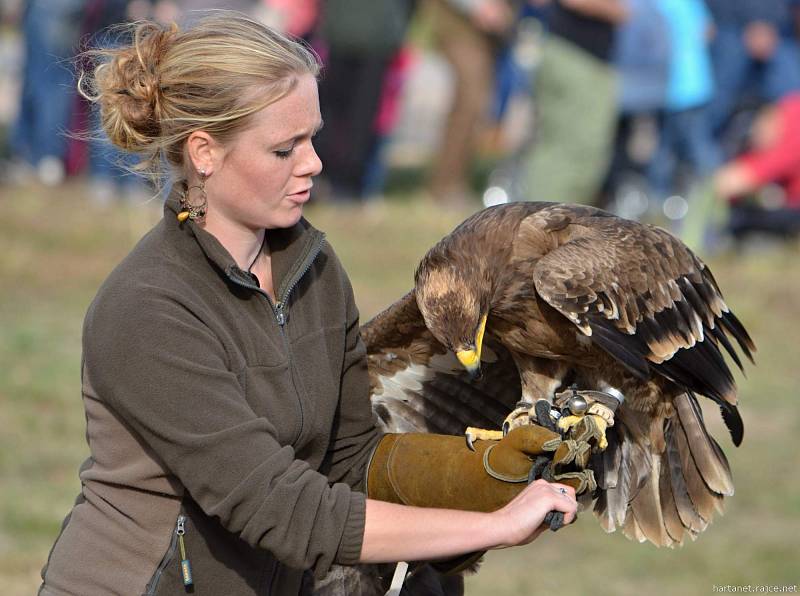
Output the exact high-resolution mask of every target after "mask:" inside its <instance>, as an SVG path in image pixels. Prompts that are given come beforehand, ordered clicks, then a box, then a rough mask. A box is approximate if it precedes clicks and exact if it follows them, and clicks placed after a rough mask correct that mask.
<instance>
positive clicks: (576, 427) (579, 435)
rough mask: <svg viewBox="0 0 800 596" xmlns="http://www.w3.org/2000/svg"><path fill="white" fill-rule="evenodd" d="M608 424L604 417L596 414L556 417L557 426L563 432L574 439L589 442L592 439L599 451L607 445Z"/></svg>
mask: <svg viewBox="0 0 800 596" xmlns="http://www.w3.org/2000/svg"><path fill="white" fill-rule="evenodd" d="M608 426H609V424H608V422H607V421H606V419H605V418H604V417H603V416H600V415H598V414H584V415H582V416H574V415H573V416H562V417H561V418H559V419H558V428H559V429H560V430H561V431H562V432H563V433H564V434H567V433H569V434H570V436H572V437H573V438H574V439H575V440H576V441H585V442H589V441H590V440H592V439H594V441H595V444H596V445H597V447H598V449H600V451H603V450H605V448H606V447H608V439H606V429H607V428H608Z"/></svg>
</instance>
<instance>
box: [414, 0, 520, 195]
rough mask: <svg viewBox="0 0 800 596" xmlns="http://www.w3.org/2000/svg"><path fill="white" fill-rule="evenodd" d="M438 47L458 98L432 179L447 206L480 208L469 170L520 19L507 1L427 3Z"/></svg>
mask: <svg viewBox="0 0 800 596" xmlns="http://www.w3.org/2000/svg"><path fill="white" fill-rule="evenodd" d="M427 8H428V15H429V17H430V22H431V26H432V28H433V35H434V43H435V46H436V48H437V49H438V50H439V52H441V54H442V56H443V57H444V58H445V59H446V60H447V62H448V64H449V65H450V68H451V71H452V74H453V83H454V85H453V96H452V99H451V104H450V109H449V112H448V116H447V121H446V122H445V125H444V130H443V133H442V137H441V141H440V143H439V146H438V148H437V150H436V157H435V160H434V163H433V166H432V169H431V172H430V178H429V180H428V191H429V192H430V194H431V195H432V197H431V198H432V199H433V200H434V201H436V202H438V203H440V204H442V205H453V206H458V207H465V206H473V207H474V206H476V205H477V202H476V199H475V197H474V196H473V192H472V190H471V189H470V180H469V178H470V168H471V165H472V159H473V156H474V155H475V151H476V149H477V144H478V141H479V136H480V133H481V132H482V131H483V130H484V128H485V127H486V125H487V124H488V122H489V116H490V112H489V108H490V104H491V100H492V94H493V90H494V76H495V64H496V60H497V56H498V52H499V50H500V49H501V48H502V46H503V44H504V42H505V41H506V39H507V36H508V35H510V33H511V27H512V24H513V23H514V20H515V17H516V8H515V7H514V6H513V5H512V4H511V3H510V2H508V1H507V0H428V2H427Z"/></svg>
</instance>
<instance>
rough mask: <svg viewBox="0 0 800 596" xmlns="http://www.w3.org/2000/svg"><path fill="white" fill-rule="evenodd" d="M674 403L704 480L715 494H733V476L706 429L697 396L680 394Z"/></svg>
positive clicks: (689, 446) (690, 449)
mask: <svg viewBox="0 0 800 596" xmlns="http://www.w3.org/2000/svg"><path fill="white" fill-rule="evenodd" d="M673 403H674V405H675V408H676V410H677V412H678V418H679V420H680V423H681V427H682V428H683V431H684V434H685V436H686V440H687V443H688V450H689V451H690V452H691V455H692V459H693V460H694V463H695V464H696V466H697V469H698V470H699V471H700V475H701V476H702V478H703V480H704V482H705V483H706V485H707V486H708V488H709V489H711V490H712V491H714V492H715V493H717V494H720V495H726V496H730V495H732V494H733V479H732V478H731V470H730V467H729V466H728V460H727V459H726V458H725V455H724V454H723V453H722V450H721V449H720V448H719V445H717V443H716V441H714V439H713V438H712V437H711V436H710V435H709V434H708V431H706V428H705V425H704V424H703V414H702V411H701V410H700V404H698V403H697V399H696V398H695V397H694V396H693V395H690V394H683V395H680V396H678V397H677V398H676V399H675V401H674V402H673Z"/></svg>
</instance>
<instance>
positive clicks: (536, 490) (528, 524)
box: [489, 480, 578, 548]
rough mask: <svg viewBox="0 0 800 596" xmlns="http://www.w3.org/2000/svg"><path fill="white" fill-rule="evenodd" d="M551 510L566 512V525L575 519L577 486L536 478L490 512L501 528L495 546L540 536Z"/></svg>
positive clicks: (520, 542)
mask: <svg viewBox="0 0 800 596" xmlns="http://www.w3.org/2000/svg"><path fill="white" fill-rule="evenodd" d="M550 511H560V512H562V513H563V514H564V525H567V524H571V523H572V522H573V521H575V518H576V517H577V514H578V502H577V501H576V500H575V489H574V488H572V487H571V486H567V485H566V484H559V483H557V482H547V481H546V480H536V481H534V482H532V483H531V484H530V485H528V486H527V487H526V488H525V490H523V491H522V492H521V493H520V494H519V495H517V496H516V497H515V498H514V499H513V500H512V501H511V502H510V503H508V505H506V506H505V507H503V508H502V509H498V510H497V511H495V512H494V513H491V514H489V515H491V516H493V517H494V518H495V519H494V520H493V524H496V526H497V528H499V529H501V532H500V536H501V540H500V543H499V544H498V545H497V546H496V547H495V548H506V547H509V546H519V545H523V544H528V543H530V542H533V541H534V540H536V538H537V537H538V536H539V534H541V533H542V532H543V531H544V530H546V529H547V528H548V526H546V525H543V522H544V517H545V515H547V513H548V512H550Z"/></svg>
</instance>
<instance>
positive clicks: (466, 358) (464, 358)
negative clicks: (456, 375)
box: [456, 315, 486, 374]
mask: <svg viewBox="0 0 800 596" xmlns="http://www.w3.org/2000/svg"><path fill="white" fill-rule="evenodd" d="M485 330H486V315H483V317H482V318H481V324H480V325H479V326H478V333H477V334H476V335H475V349H474V350H460V351H458V352H456V358H458V361H459V362H460V363H461V365H462V366H463V367H464V368H466V369H467V371H468V372H469V373H470V374H475V373H477V372H478V371H480V368H481V346H482V345H483V333H484V331H485Z"/></svg>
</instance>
